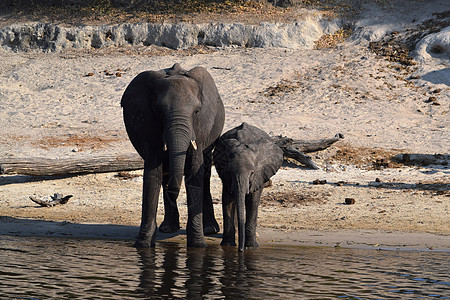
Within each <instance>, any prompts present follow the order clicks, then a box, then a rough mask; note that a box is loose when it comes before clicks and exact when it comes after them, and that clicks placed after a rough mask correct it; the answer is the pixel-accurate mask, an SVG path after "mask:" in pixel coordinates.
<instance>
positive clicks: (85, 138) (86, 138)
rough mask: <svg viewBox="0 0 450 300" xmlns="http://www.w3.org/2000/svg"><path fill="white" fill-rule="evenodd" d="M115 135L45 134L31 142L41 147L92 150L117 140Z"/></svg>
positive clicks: (104, 146)
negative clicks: (45, 135)
mask: <svg viewBox="0 0 450 300" xmlns="http://www.w3.org/2000/svg"><path fill="white" fill-rule="evenodd" d="M119 140H120V139H119V138H117V137H100V136H91V135H78V134H71V135H67V136H47V137H43V138H41V139H39V140H37V141H34V142H33V144H34V145H36V146H39V147H41V148H43V149H51V148H58V147H76V149H77V151H83V150H87V149H89V150H94V149H101V148H106V147H108V146H109V145H110V144H111V143H114V142H117V141H119Z"/></svg>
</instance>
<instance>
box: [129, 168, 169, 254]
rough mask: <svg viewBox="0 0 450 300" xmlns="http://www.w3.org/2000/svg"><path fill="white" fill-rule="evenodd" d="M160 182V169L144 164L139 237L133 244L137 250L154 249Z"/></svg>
mask: <svg viewBox="0 0 450 300" xmlns="http://www.w3.org/2000/svg"><path fill="white" fill-rule="evenodd" d="M161 182H162V167H161V164H159V165H156V166H155V165H154V164H153V165H152V164H150V163H147V162H146V163H145V166H144V185H143V192H142V194H143V195H142V218H141V227H140V230H139V235H138V238H137V240H136V243H135V244H134V246H135V247H137V248H146V247H155V241H156V228H157V226H156V212H157V209H158V198H159V191H160V189H161Z"/></svg>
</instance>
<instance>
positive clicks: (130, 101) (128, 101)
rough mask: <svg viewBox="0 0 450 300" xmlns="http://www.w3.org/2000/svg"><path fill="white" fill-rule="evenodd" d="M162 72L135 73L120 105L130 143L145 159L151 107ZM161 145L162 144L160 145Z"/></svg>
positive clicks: (152, 117)
mask: <svg viewBox="0 0 450 300" xmlns="http://www.w3.org/2000/svg"><path fill="white" fill-rule="evenodd" d="M164 74H165V73H164V72H154V71H147V72H142V73H140V74H139V75H137V76H136V77H135V78H134V79H133V80H132V81H131V82H130V84H129V85H128V87H127V88H126V90H125V92H124V94H123V96H122V100H121V106H122V107H123V118H124V123H125V127H126V129H127V133H128V136H129V138H130V140H131V143H132V144H133V146H134V147H135V148H136V150H137V151H138V153H139V154H140V155H141V156H142V157H143V158H144V159H145V156H146V153H147V152H148V151H147V150H148V149H149V147H148V146H149V145H148V140H149V137H150V136H151V135H152V132H151V131H152V130H154V128H153V127H154V126H151V122H154V121H152V119H154V118H156V117H158V116H155V114H154V111H153V109H152V106H153V102H154V101H155V100H156V97H157V94H158V92H159V89H160V87H161V86H160V84H159V80H160V79H161V78H163V77H164V76H165V75H164ZM161 147H162V146H161Z"/></svg>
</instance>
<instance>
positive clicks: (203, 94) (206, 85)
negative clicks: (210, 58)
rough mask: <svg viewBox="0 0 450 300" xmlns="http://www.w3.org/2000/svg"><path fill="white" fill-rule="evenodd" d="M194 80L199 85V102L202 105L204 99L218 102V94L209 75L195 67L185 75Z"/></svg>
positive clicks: (204, 70) (202, 69) (200, 68)
mask: <svg viewBox="0 0 450 300" xmlns="http://www.w3.org/2000/svg"><path fill="white" fill-rule="evenodd" d="M186 75H187V76H189V77H191V78H193V79H195V80H196V81H197V82H198V84H199V90H200V101H201V102H202V103H203V101H204V100H205V99H208V100H210V101H211V100H212V101H220V96H219V92H218V91H217V87H216V84H215V83H214V79H213V78H212V76H211V74H209V72H208V71H206V69H205V68H202V67H195V68H193V69H192V70H190V71H189V72H187V74H186Z"/></svg>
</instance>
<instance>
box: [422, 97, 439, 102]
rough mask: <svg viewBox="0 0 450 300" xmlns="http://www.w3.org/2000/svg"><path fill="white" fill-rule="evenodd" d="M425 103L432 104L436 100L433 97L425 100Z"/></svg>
mask: <svg viewBox="0 0 450 300" xmlns="http://www.w3.org/2000/svg"><path fill="white" fill-rule="evenodd" d="M424 102H425V103H434V102H437V98H436V97H434V96H431V97H428V99H427V100H425V101H424Z"/></svg>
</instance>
